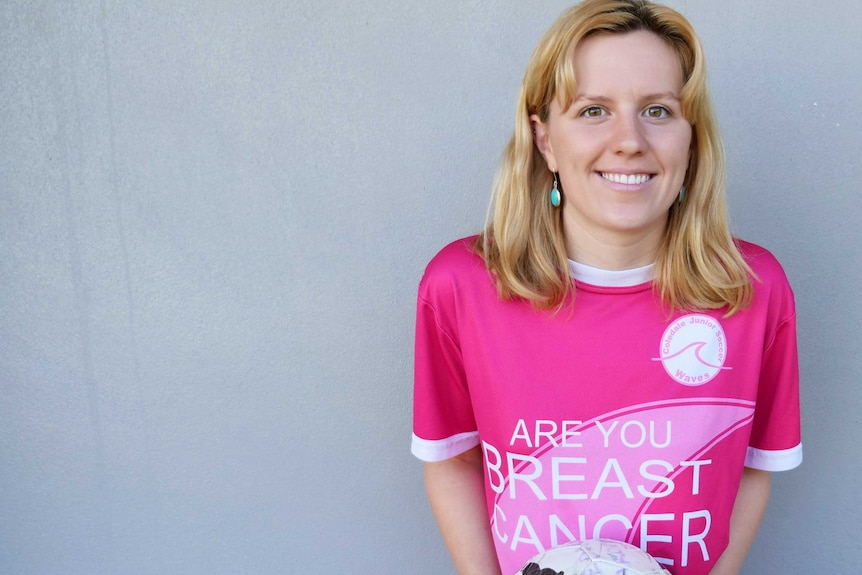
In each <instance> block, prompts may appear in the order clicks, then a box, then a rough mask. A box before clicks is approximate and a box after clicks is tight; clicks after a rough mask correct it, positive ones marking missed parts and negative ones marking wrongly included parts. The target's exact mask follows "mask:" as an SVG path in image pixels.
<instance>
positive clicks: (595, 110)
mask: <svg viewBox="0 0 862 575" xmlns="http://www.w3.org/2000/svg"><path fill="white" fill-rule="evenodd" d="M604 115H605V110H604V109H603V108H601V107H599V106H588V107H587V108H584V109H583V111H581V116H583V117H584V118H601V117H602V116H604Z"/></svg>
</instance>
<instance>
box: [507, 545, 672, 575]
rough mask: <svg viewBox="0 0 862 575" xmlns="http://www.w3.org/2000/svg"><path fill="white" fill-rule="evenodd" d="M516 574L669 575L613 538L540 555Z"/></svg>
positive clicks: (635, 548)
mask: <svg viewBox="0 0 862 575" xmlns="http://www.w3.org/2000/svg"><path fill="white" fill-rule="evenodd" d="M515 575H670V572H669V571H667V570H665V569H662V567H661V565H659V564H658V562H657V561H656V560H655V559H653V558H652V557H651V556H650V555H649V554H648V553H647V552H645V551H642V550H641V549H639V548H638V547H635V546H634V545H629V544H628V543H623V542H622V541H614V540H613V539H590V540H588V541H572V542H571V543H566V544H564V545H560V546H559V547H554V548H553V549H548V550H547V551H545V552H543V553H539V554H538V555H536V556H535V557H533V558H532V559H530V561H529V562H528V563H527V564H526V565H525V566H524V567H523V568H522V569H521V570H520V571H518V573H516V574H515Z"/></svg>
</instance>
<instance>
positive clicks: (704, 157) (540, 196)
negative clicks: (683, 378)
mask: <svg viewBox="0 0 862 575" xmlns="http://www.w3.org/2000/svg"><path fill="white" fill-rule="evenodd" d="M638 30H647V31H650V32H653V33H654V34H656V35H658V36H659V37H661V38H662V39H664V40H665V41H666V42H667V43H668V44H669V45H670V46H671V47H672V48H673V49H674V50H675V51H676V53H677V54H678V55H679V60H680V64H681V66H682V72H683V79H684V85H683V89H682V93H681V99H682V106H683V113H684V115H685V117H686V119H687V120H688V121H689V122H690V123H691V125H692V149H691V159H690V160H689V167H688V172H687V175H686V179H685V186H686V196H685V201H684V202H680V203H674V205H673V206H672V207H671V208H670V211H669V213H668V224H667V229H666V232H665V237H664V240H663V242H662V245H661V247H660V249H659V253H658V256H657V259H656V265H655V279H654V282H653V284H654V289H655V290H656V292H657V293H658V295H659V296H660V298H661V300H662V302H663V303H664V304H666V305H668V306H669V307H670V309H671V310H673V309H719V308H722V307H725V306H727V315H730V314H733V313H735V312H737V311H739V310H741V309H744V308H745V307H746V306H747V305H748V304H749V303H750V301H751V295H752V286H751V279H750V278H751V277H752V276H753V272H752V271H751V269H750V268H749V266H748V264H746V262H745V260H744V259H743V257H742V255H741V254H740V252H739V250H738V249H737V247H736V245H735V244H734V241H733V238H732V237H731V234H730V229H729V226H728V222H727V208H726V205H725V200H724V169H725V165H724V150H723V147H722V143H721V137H720V135H719V133H718V125H717V122H716V120H715V115H714V113H713V109H712V103H711V102H710V98H709V93H708V90H707V85H706V68H705V61H704V54H703V47H702V46H701V44H700V41H699V40H698V38H697V35H696V34H695V32H694V29H693V28H692V27H691V24H689V22H688V21H687V20H686V19H685V17H684V16H682V15H681V14H680V13H678V12H676V11H675V10H673V9H671V8H668V7H666V6H662V5H659V4H653V3H652V2H649V1H647V0H586V1H584V2H582V3H581V4H578V5H576V6H574V7H573V8H570V9H569V10H568V11H567V12H565V13H564V14H563V15H562V16H561V17H560V18H559V19H558V20H557V21H556V22H555V23H554V24H553V26H551V28H550V29H549V30H548V31H547V32H546V33H545V36H544V37H543V38H542V40H541V41H540V42H539V45H538V46H537V47H536V49H535V51H534V52H533V55H532V57H531V59H530V63H529V64H528V66H527V71H526V73H525V74H524V79H523V82H522V84H521V93H520V96H519V98H518V107H517V115H516V118H515V131H514V134H513V136H512V139H511V140H510V141H509V144H508V146H507V147H506V151H505V152H504V155H503V159H502V161H501V164H500V167H499V169H498V171H497V176H496V179H495V182H494V189H493V195H492V199H491V205H490V207H489V215H488V221H487V223H486V226H485V230H484V232H483V233H482V234H481V235H480V236H479V238H478V239H477V241H476V244H475V249H476V251H477V252H478V253H480V254H481V255H482V257H483V258H484V259H485V262H486V265H487V267H488V269H489V270H490V271H491V272H492V273H493V274H494V276H495V281H496V284H497V291H498V293H499V295H500V297H501V298H504V299H511V298H514V297H521V298H525V299H527V300H529V301H531V302H532V303H533V304H534V305H536V306H537V307H539V308H543V309H551V308H557V309H559V308H560V307H561V306H562V305H563V304H564V302H565V301H566V299H567V298H568V297H569V296H570V295H573V294H574V285H573V282H572V281H571V279H570V278H569V264H568V259H567V256H566V246H565V240H564V234H563V221H562V210H560V209H555V208H553V207H552V206H551V205H550V202H549V201H548V191H549V190H550V188H551V185H552V182H553V175H552V174H551V172H550V171H549V170H548V168H547V165H546V164H545V161H544V158H543V157H542V155H541V154H540V153H539V150H538V149H537V147H536V146H535V144H534V142H533V137H532V130H531V126H530V115H531V114H537V115H538V116H539V117H540V118H541V120H542V121H543V122H544V121H547V119H548V114H549V108H550V104H551V101H552V100H553V99H554V98H557V99H558V102H559V103H560V105H561V106H562V108H563V109H566V108H568V106H569V105H570V104H571V102H572V100H573V98H574V97H575V94H576V88H575V86H576V78H575V74H574V53H575V50H576V49H577V46H578V44H579V43H580V42H581V41H582V40H584V39H585V38H587V37H588V36H591V35H593V34H598V33H613V34H623V33H626V32H634V31H638Z"/></svg>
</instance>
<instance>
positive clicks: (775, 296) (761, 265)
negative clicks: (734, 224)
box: [735, 240, 795, 318]
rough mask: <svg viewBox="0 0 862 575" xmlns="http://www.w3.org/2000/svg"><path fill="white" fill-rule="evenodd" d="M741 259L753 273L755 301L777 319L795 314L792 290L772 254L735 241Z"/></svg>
mask: <svg viewBox="0 0 862 575" xmlns="http://www.w3.org/2000/svg"><path fill="white" fill-rule="evenodd" d="M735 242H736V245H737V247H738V248H739V251H740V253H741V254H742V257H743V258H744V259H745V261H746V263H748V265H749V266H750V267H751V271H752V272H754V277H753V279H752V284H753V286H754V293H755V300H756V301H757V300H760V301H761V302H762V303H763V304H765V305H766V306H767V308H768V309H769V310H770V313H773V314H775V315H777V316H778V317H779V318H784V317H788V316H790V315H793V314H794V313H795V302H794V295H793V290H792V289H791V287H790V282H789V281H788V280H787V274H785V272H784V268H783V267H782V266H781V263H779V261H778V259H776V257H775V256H774V255H772V253H771V252H770V251H769V250H767V249H766V248H763V247H761V246H759V245H757V244H753V243H751V242H746V241H743V240H735Z"/></svg>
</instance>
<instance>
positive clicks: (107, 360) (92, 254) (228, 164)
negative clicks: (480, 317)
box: [0, 0, 862, 575]
mask: <svg viewBox="0 0 862 575" xmlns="http://www.w3.org/2000/svg"><path fill="white" fill-rule="evenodd" d="M566 5H567V3H566V2H564V1H561V0H555V1H548V2H544V3H542V4H541V5H540V4H534V3H522V2H517V1H515V0H506V1H503V2H494V3H492V2H483V1H471V2H454V1H451V2H444V3H431V2H420V1H416V0H408V1H405V2H388V3H381V2H372V1H369V0H360V1H353V2H346V1H330V2H324V3H316V2H311V1H308V0H297V1H293V2H282V1H276V0H269V1H257V2H239V1H232V2H229V1H213V2H206V3H203V2H185V3H182V2H181V3H177V2H167V1H164V0H161V1H157V2H118V1H111V0H104V1H102V2H101V3H100V2H96V1H82V2H68V1H60V0H44V1H30V0H14V1H13V0H6V1H4V2H2V3H0V572H2V573H12V574H22V575H25V574H39V575H43V574H54V573H57V574H60V573H62V574H92V573H123V574H155V573H159V574H161V573H177V574H218V573H231V574H233V573H255V574H263V573H285V572H297V570H298V569H299V566H300V565H301V566H303V567H304V568H309V567H311V566H314V567H316V571H320V572H333V573H336V572H337V573H357V574H362V573H376V574H381V575H382V574H393V575H394V574H400V573H404V572H408V571H409V572H411V573H418V574H431V573H445V572H450V571H451V569H450V567H449V563H448V558H447V556H446V554H445V550H444V549H443V547H442V544H441V542H440V540H439V537H438V535H437V532H436V527H435V526H434V524H433V520H432V518H431V516H430V514H429V512H428V511H427V506H426V504H425V500H424V493H423V490H422V486H421V465H420V464H419V463H418V462H417V461H415V460H413V459H412V457H411V456H410V454H409V451H408V445H409V434H410V401H411V359H412V358H411V350H412V341H411V340H412V327H413V306H414V294H415V286H416V284H417V282H418V280H419V277H420V275H421V272H422V269H423V267H424V264H425V262H426V261H427V260H428V259H429V258H430V257H431V256H432V255H433V253H434V252H435V251H436V250H437V249H438V248H439V247H441V246H442V245H443V244H444V243H445V242H447V241H449V240H451V239H454V238H456V237H459V236H462V235H465V234H468V233H471V232H473V231H476V230H477V229H478V228H479V227H480V225H481V222H482V220H483V217H484V211H485V204H486V198H487V196H488V189H489V186H490V181H491V178H492V174H493V171H494V168H495V165H496V162H497V158H498V156H499V154H500V152H501V149H502V146H503V144H504V142H505V139H506V138H507V136H508V133H509V130H510V126H511V114H512V110H513V107H514V101H515V97H516V91H517V87H518V82H519V80H520V76H521V74H522V71H523V69H524V66H525V64H526V61H527V58H528V57H529V54H530V51H531V50H532V47H533V46H534V45H535V43H536V42H537V40H538V38H539V36H540V35H541V33H542V32H543V31H544V29H545V28H546V27H547V26H548V25H550V23H551V22H552V21H553V20H554V18H555V17H556V16H557V15H558V14H559V12H561V11H562V10H563V8H564V7H565V6H566ZM672 5H674V6H675V7H677V8H679V9H681V10H682V11H683V12H684V13H686V14H687V15H688V16H689V17H690V19H691V20H692V21H693V23H694V24H695V26H696V28H698V30H699V31H700V32H701V34H702V37H703V40H704V42H705V44H706V47H707V51H708V55H709V59H710V60H709V61H710V66H711V78H712V85H713V91H714V97H715V100H716V104H717V107H718V110H719V113H720V117H721V121H722V125H723V128H724V132H725V136H726V145H727V150H728V156H729V164H730V165H729V168H730V175H729V193H730V202H731V207H732V215H733V218H734V229H735V231H736V232H737V233H738V234H739V235H741V236H743V237H746V238H748V239H751V240H754V241H757V242H760V243H763V244H765V245H767V246H768V247H770V248H771V249H772V250H773V251H774V252H775V253H776V254H777V255H778V256H779V258H780V259H781V260H782V261H783V262H784V264H785V266H786V268H787V271H788V274H789V276H790V278H791V281H792V282H793V284H794V286H795V290H796V294H797V300H798V307H799V328H800V347H801V361H802V366H801V369H802V375H803V385H804V387H803V400H804V406H803V408H804V418H805V420H804V426H805V427H804V433H805V447H806V461H805V463H804V465H803V467H801V468H800V469H799V470H796V471H793V472H789V473H786V474H780V475H777V476H776V477H775V480H774V496H773V499H772V502H771V505H770V508H769V512H768V515H767V518H766V521H765V525H764V529H763V530H762V532H761V535H760V536H759V539H758V541H757V544H756V547H755V549H754V551H753V552H752V554H751V557H750V560H749V566H748V568H747V569H746V573H750V574H754V573H778V572H789V573H803V572H809V571H810V570H814V569H815V568H819V569H821V570H822V568H823V567H824V566H826V567H829V568H828V569H827V571H828V572H830V573H839V572H846V573H849V572H851V568H850V567H849V566H850V565H851V564H854V563H855V564H858V563H860V562H862V547H860V546H859V545H858V539H859V535H860V530H859V523H858V514H859V512H860V509H862V497H860V496H859V492H858V487H857V481H858V478H859V477H860V475H862V473H860V472H862V469H860V456H859V449H858V445H859V444H860V442H862V432H860V418H859V408H860V404H862V386H860V385H859V384H860V380H862V370H860V361H859V353H858V351H857V349H856V348H857V347H858V337H859V333H860V327H862V303H860V301H859V298H858V297H856V293H857V291H858V288H857V286H858V285H860V283H862V272H860V267H862V266H860V264H862V257H860V255H862V253H860V252H862V250H860V234H859V231H858V229H857V227H858V222H859V221H860V218H862V202H860V199H859V198H860V195H859V191H858V190H859V183H858V181H859V173H860V160H859V158H860V157H862V143H860V134H862V120H860V118H862V114H860V110H862V78H860V66H859V61H860V56H862V35H860V34H859V33H858V31H859V30H860V29H862V8H860V6H859V4H858V3H857V2H855V1H854V0H844V1H840V0H826V1H824V2H820V3H817V5H816V6H813V5H812V4H811V3H810V2H809V1H804V2H803V1H801V0H793V1H781V0H769V1H764V2H748V1H747V0H728V1H726V2H707V1H702V2H701V1H695V0H688V1H686V0H675V1H673V2H672ZM842 566H843V567H842ZM405 567H406V569H405ZM316 571H315V572H316Z"/></svg>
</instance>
